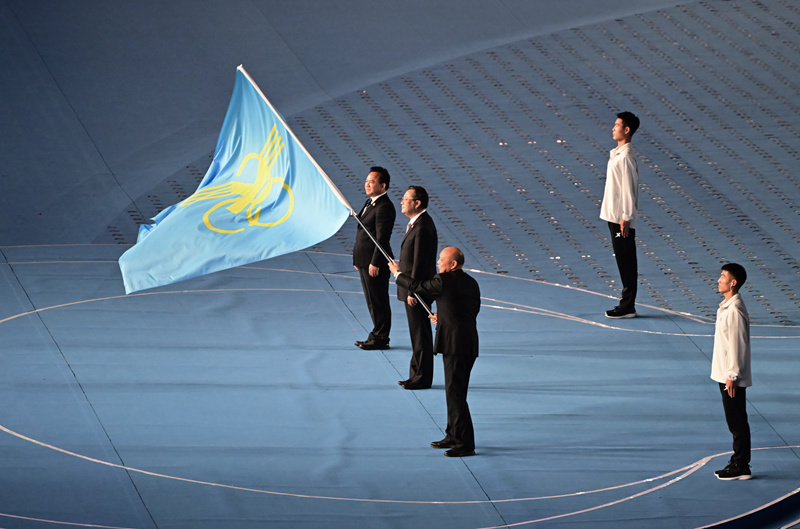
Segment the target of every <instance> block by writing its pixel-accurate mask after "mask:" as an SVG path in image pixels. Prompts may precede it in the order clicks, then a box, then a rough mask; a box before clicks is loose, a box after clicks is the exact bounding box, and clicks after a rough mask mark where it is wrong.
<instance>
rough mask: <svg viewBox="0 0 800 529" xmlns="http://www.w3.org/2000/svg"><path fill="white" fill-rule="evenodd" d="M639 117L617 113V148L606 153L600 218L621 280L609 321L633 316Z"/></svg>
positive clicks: (636, 279)
mask: <svg viewBox="0 0 800 529" xmlns="http://www.w3.org/2000/svg"><path fill="white" fill-rule="evenodd" d="M638 128H639V118H637V117H636V116H635V115H634V114H632V113H631V112H620V113H619V114H617V120H616V121H615V122H614V127H613V128H612V129H611V137H612V138H613V139H614V140H615V141H616V142H617V147H616V148H615V149H613V150H612V151H611V152H610V153H609V160H608V168H607V169H606V187H605V191H604V193H603V203H602V205H601V206H600V218H601V219H602V220H605V221H607V222H608V228H609V230H610V231H611V245H612V248H613V249H614V257H616V260H617V268H619V274H620V279H621V281H622V299H620V302H619V305H617V306H616V307H614V308H613V309H611V310H607V311H606V316H607V317H609V318H633V317H635V316H636V290H637V286H638V282H639V266H638V263H637V261H636V218H637V217H638V210H639V168H638V165H637V163H636V152H635V150H634V149H633V148H632V147H631V139H632V138H633V134H634V133H635V132H636V130H637V129H638Z"/></svg>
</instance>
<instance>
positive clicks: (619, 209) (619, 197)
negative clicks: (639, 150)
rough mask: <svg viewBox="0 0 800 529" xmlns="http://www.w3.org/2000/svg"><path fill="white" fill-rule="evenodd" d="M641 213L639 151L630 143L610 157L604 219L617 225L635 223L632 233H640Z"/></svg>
mask: <svg viewBox="0 0 800 529" xmlns="http://www.w3.org/2000/svg"><path fill="white" fill-rule="evenodd" d="M638 210H639V168H638V165H637V163H636V151H635V150H634V149H633V148H632V147H631V144H630V143H626V144H624V145H621V146H619V147H617V148H616V149H613V150H612V151H611V152H610V153H609V159H608V168H607V169H606V189H605V192H604V193H603V203H602V205H601V206H600V218H601V219H603V220H605V221H607V222H613V223H615V224H619V223H620V221H621V220H623V219H624V220H627V221H628V222H630V223H631V224H630V228H631V229H636V218H637V217H638V216H639V215H638Z"/></svg>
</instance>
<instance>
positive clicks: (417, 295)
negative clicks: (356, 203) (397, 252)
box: [351, 210, 433, 316]
mask: <svg viewBox="0 0 800 529" xmlns="http://www.w3.org/2000/svg"><path fill="white" fill-rule="evenodd" d="M351 215H353V217H354V218H355V219H356V221H357V222H358V223H359V224H360V225H361V229H362V230H364V231H365V232H366V233H367V235H369V238H370V239H372V242H374V243H375V246H377V247H378V250H380V251H381V253H382V254H383V256H384V257H385V258H386V261H387V262H389V263H391V262H392V261H394V259H392V258H391V257H389V254H388V253H387V252H386V250H384V249H383V246H381V244H380V243H379V242H378V239H376V238H375V236H374V235H372V233H371V232H370V231H369V230H368V229H367V227H366V226H364V223H363V222H361V219H360V218H358V215H356V212H355V211H352V210H351ZM414 297H415V298H417V301H419V302H420V303H422V307H423V308H424V309H425V312H427V313H428V315H429V316H432V315H433V312H431V308H430V307H429V306H428V304H427V303H425V302H424V301H422V298H421V297H419V294H417V293H414Z"/></svg>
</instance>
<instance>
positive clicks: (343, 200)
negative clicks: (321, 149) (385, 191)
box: [236, 64, 385, 253]
mask: <svg viewBox="0 0 800 529" xmlns="http://www.w3.org/2000/svg"><path fill="white" fill-rule="evenodd" d="M236 69H237V70H239V71H240V72H242V74H243V75H244V76H245V77H246V78H247V80H248V81H250V84H251V85H253V88H255V89H256V91H257V92H258V94H259V95H260V96H261V98H262V99H263V100H264V102H265V103H266V104H267V105H268V106H269V108H271V109H272V112H273V113H274V114H275V117H276V118H277V119H278V120H279V121H280V122H281V123H282V124H283V126H284V128H286V130H287V132H289V134H291V135H292V138H294V141H296V142H297V145H299V146H300V148H301V149H303V152H304V153H306V156H308V159H309V160H311V163H313V164H314V166H315V167H316V168H317V171H319V173H320V174H321V175H322V178H324V179H325V182H326V183H327V184H328V187H330V188H331V191H333V193H334V194H335V195H336V198H338V199H339V202H341V203H342V205H344V207H346V208H347V209H349V210H350V214H351V215H355V211H353V206H351V205H350V203H349V202H348V201H347V199H346V198H345V197H344V195H343V194H342V192H341V191H339V188H338V187H336V184H334V183H333V181H332V180H331V179H330V178H329V177H328V175H327V173H326V172H325V171H323V170H322V167H320V166H319V164H318V163H317V161H316V160H315V159H314V157H313V156H311V154H310V153H309V152H308V150H307V149H306V148H305V146H304V145H303V143H302V142H301V141H300V140H299V139H298V138H297V136H295V134H294V132H293V131H292V129H291V128H289V125H287V123H286V121H285V120H284V119H283V116H282V115H281V114H280V112H278V111H277V110H276V109H275V107H274V106H272V103H270V102H269V99H267V96H265V95H264V92H262V91H261V88H259V87H258V85H257V84H256V82H255V81H253V78H252V77H250V74H249V73H247V70H245V69H244V66H242V65H241V64H240V65H239V66H238V67H237V68H236ZM373 240H374V239H373ZM384 253H385V252H384Z"/></svg>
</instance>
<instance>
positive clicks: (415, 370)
mask: <svg viewBox="0 0 800 529" xmlns="http://www.w3.org/2000/svg"><path fill="white" fill-rule="evenodd" d="M422 299H424V300H425V303H427V304H428V306H430V299H426V298H422ZM403 305H405V307H406V317H407V318H408V332H409V334H410V336H411V363H410V365H409V368H408V380H409V382H410V383H411V384H413V385H415V386H416V385H419V386H430V385H431V384H432V383H433V331H432V330H431V321H430V320H429V319H428V313H427V311H426V310H425V309H424V308H423V307H422V304H421V303H419V302H417V304H416V305H415V306H413V307H412V306H411V305H409V304H408V303H403Z"/></svg>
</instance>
